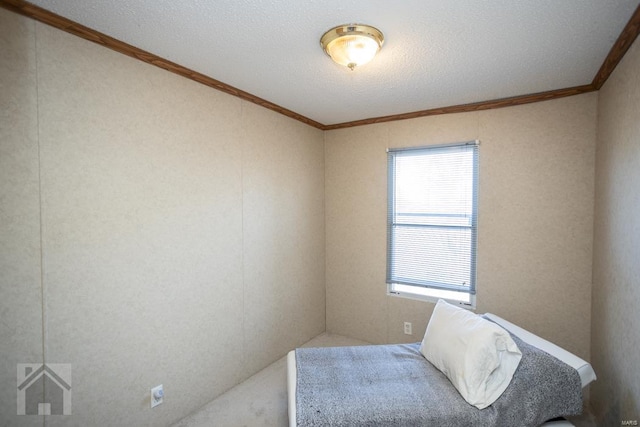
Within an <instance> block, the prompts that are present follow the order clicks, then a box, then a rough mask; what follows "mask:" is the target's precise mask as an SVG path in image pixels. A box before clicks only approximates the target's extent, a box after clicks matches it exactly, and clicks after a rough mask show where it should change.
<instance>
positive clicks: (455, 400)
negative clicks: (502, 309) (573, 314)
mask: <svg viewBox="0 0 640 427" xmlns="http://www.w3.org/2000/svg"><path fill="white" fill-rule="evenodd" d="M438 305H440V302H439V303H438ZM464 311H466V310H464ZM434 313H435V311H434ZM473 316H476V315H473ZM482 317H483V319H485V320H487V321H490V322H491V323H493V324H495V325H498V326H499V327H500V328H502V329H503V330H506V331H508V334H509V335H510V336H511V337H512V338H513V340H515V341H514V343H516V342H517V344H518V348H519V349H520V350H522V353H523V354H524V356H522V357H523V358H522V363H521V364H520V366H519V368H517V369H516V368H514V373H513V378H512V379H510V380H509V382H508V383H507V385H505V387H506V389H504V390H503V391H500V392H499V397H497V400H495V402H494V403H493V404H491V405H486V409H485V407H484V406H480V405H475V407H474V406H473V405H470V404H469V402H470V401H469V400H467V401H465V399H467V397H464V399H463V398H462V397H461V394H462V392H460V391H459V390H457V389H456V387H457V386H455V387H454V385H452V382H455V381H453V380H451V381H450V380H448V378H447V377H446V376H445V375H444V374H443V372H441V371H439V370H438V369H436V368H435V367H434V365H432V364H431V363H430V362H429V361H427V360H426V358H425V356H424V354H422V353H421V352H422V351H423V348H422V346H419V345H418V343H415V344H399V345H372V346H362V347H342V348H320V349H296V350H294V351H291V352H289V354H288V355H287V390H288V412H289V425H290V426H291V427H294V426H308V425H332V426H342V425H344V426H356V425H370V426H374V425H407V426H410V425H439V426H448V425H451V426H453V425H487V426H489V425H495V426H500V425H516V424H514V423H515V421H514V420H520V418H519V417H522V419H525V418H526V422H525V423H524V424H522V423H520V421H518V422H517V425H540V424H543V423H544V425H545V426H549V427H551V426H555V427H560V426H571V425H572V424H571V423H569V422H568V421H566V420H563V419H559V417H562V416H569V415H576V414H579V413H580V412H581V410H582V388H584V387H585V386H586V385H588V384H589V383H590V382H592V381H594V380H595V379H596V375H595V372H594V371H593V368H592V367H591V365H590V364H589V363H587V362H586V361H584V360H582V359H581V358H579V357H578V356H576V355H574V354H572V353H570V352H568V351H566V350H564V349H562V348H561V347H558V346H557V345H555V344H553V343H551V342H549V341H546V340H544V339H542V338H540V337H538V336H536V335H534V334H532V333H530V332H528V331H526V330H524V329H522V328H520V327H518V326H516V325H514V324H512V323H510V322H508V321H506V320H504V319H502V318H500V317H498V316H496V315H493V314H485V315H484V316H482ZM431 323H435V322H433V317H432V320H431V321H430V324H431ZM427 329H428V330H427V332H429V327H428V328H427ZM447 333H448V334H449V331H447ZM425 339H426V335H425ZM423 344H424V340H423ZM296 355H298V356H296ZM343 357H346V358H349V359H352V360H353V362H352V363H353V364H352V365H351V366H348V367H345V368H344V369H343V370H342V371H339V370H335V366H337V363H338V362H337V360H341V359H340V358H343ZM541 357H542V358H548V359H549V361H550V363H552V364H555V365H554V366H552V367H551V368H548V367H546V366H545V367H544V369H541V373H540V374H539V375H542V376H541V377H540V378H542V379H540V378H538V377H532V378H529V376H531V375H538V374H532V373H531V372H532V371H531V366H535V363H538V359H540V358H541ZM544 360H545V363H549V362H548V361H547V360H546V359H544ZM534 361H535V363H534ZM340 363H342V362H340ZM362 366H364V368H360V367H362ZM554 369H558V371H554ZM361 370H363V373H361V372H360V371H361ZM310 372H317V374H316V375H319V377H318V378H313V377H310V376H311V375H312V374H310ZM425 372H426V373H425ZM545 376H546V377H545ZM332 377H335V378H332ZM399 377H407V378H409V379H408V381H409V382H404V383H399V382H398V383H396V381H399V380H398V378H399ZM565 377H566V378H565ZM527 379H530V380H531V381H533V383H532V382H531V381H529V382H527ZM330 381H334V382H333V383H331V382H330ZM505 381H506V380H505ZM320 383H322V384H320ZM570 383H572V384H570ZM416 384H417V385H416ZM532 384H533V385H532ZM547 385H548V386H547ZM343 387H344V389H343ZM375 387H378V388H377V389H376V388H375ZM554 387H555V388H554ZM562 387H564V388H562ZM571 387H572V388H571ZM323 388H324V391H323ZM536 393H537V394H536ZM553 393H555V395H554V394H553ZM363 396H364V397H365V399H370V400H365V401H364V402H363V403H358V399H361V398H362V397H363ZM425 402H426V403H425ZM567 402H568V403H567ZM474 404H475V403H474ZM554 405H556V406H554ZM425 407H427V408H425ZM481 407H482V408H483V409H478V408H481ZM541 407H545V409H544V410H542V409H540V408H541ZM552 419H553V421H549V422H546V423H545V421H546V420H552Z"/></svg>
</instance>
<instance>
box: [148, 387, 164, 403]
mask: <svg viewBox="0 0 640 427" xmlns="http://www.w3.org/2000/svg"><path fill="white" fill-rule="evenodd" d="M163 401H164V388H162V384H160V385H159V386H156V387H154V388H152V389H151V407H152V408H155V407H156V406H158V405H159V404H161V403H162V402H163Z"/></svg>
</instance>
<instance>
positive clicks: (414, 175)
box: [387, 141, 478, 298]
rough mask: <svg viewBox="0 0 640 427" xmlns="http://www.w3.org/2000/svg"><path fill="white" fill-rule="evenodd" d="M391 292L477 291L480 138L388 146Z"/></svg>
mask: <svg viewBox="0 0 640 427" xmlns="http://www.w3.org/2000/svg"><path fill="white" fill-rule="evenodd" d="M388 173H389V175H388V202H387V203H388V211H387V284H388V286H389V291H390V292H391V293H399V291H400V290H402V291H403V292H407V290H408V291H409V293H411V290H412V289H413V290H415V291H416V292H415V293H416V294H418V295H421V294H424V292H421V290H424V289H425V288H426V289H436V290H439V291H441V292H442V293H443V294H445V295H450V294H452V293H462V294H464V295H467V298H468V296H469V295H475V292H476V283H475V277H476V240H477V217H478V210H477V205H478V142H477V141H473V142H465V143H459V144H451V145H438V146H430V147H420V148H403V149H389V150H388Z"/></svg>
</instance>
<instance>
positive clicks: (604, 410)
mask: <svg viewBox="0 0 640 427" xmlns="http://www.w3.org/2000/svg"><path fill="white" fill-rule="evenodd" d="M639 70H640V42H639V41H638V40H636V42H635V43H634V44H633V46H632V47H631V49H630V50H629V51H628V52H627V54H626V55H625V57H624V59H623V60H622V62H621V63H620V64H619V65H618V67H617V68H616V70H615V71H614V73H613V74H612V75H611V77H610V78H609V80H608V81H607V83H606V84H605V85H604V87H603V88H602V89H601V90H600V92H599V94H598V145H597V163H596V210H595V227H594V257H593V296H592V300H593V311H592V318H591V328H592V331H593V335H592V341H591V354H592V357H593V366H594V368H595V371H596V373H597V374H598V381H597V382H596V383H595V385H594V386H593V388H592V394H591V395H592V399H591V400H592V406H593V408H594V412H595V413H596V415H597V416H598V418H599V420H600V422H601V424H602V425H612V426H613V425H620V423H621V421H623V420H637V419H638V417H639V416H640V352H639V351H638V349H639V348H640V311H639V310H638V307H639V306H640V262H639V261H640V215H639V211H640V72H639Z"/></svg>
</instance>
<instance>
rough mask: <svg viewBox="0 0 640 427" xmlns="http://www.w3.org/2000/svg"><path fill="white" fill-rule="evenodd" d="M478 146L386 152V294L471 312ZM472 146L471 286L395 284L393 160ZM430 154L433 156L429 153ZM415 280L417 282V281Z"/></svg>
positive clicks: (474, 281) (474, 282) (469, 143)
mask: <svg viewBox="0 0 640 427" xmlns="http://www.w3.org/2000/svg"><path fill="white" fill-rule="evenodd" d="M479 145H480V141H478V140H473V141H465V142H456V143H451V144H437V145H427V146H418V147H406V148H388V149H387V273H386V283H387V295H390V296H396V297H403V298H410V299H417V300H426V301H432V302H435V301H437V300H438V299H444V300H446V301H449V302H451V303H453V304H457V305H460V306H462V307H464V308H471V309H474V308H475V307H476V287H477V277H476V275H477V241H478V238H477V229H478V187H479V185H478V184H479ZM464 146H466V147H472V159H473V163H472V168H473V170H472V181H473V182H472V186H471V188H472V190H471V191H472V215H471V226H470V227H469V229H470V230H471V242H470V251H471V252H470V254H469V268H470V277H469V279H470V284H469V286H468V288H466V289H465V287H462V286H448V285H444V284H440V285H435V286H430V285H427V284H424V283H407V282H402V283H398V282H397V281H394V280H392V262H393V259H392V256H393V248H394V247H393V245H394V225H395V223H394V222H393V219H394V218H395V205H396V185H395V184H396V183H395V168H396V164H395V159H396V157H398V156H403V155H407V153H408V152H410V153H409V155H420V153H419V152H420V151H423V152H425V153H426V152H429V151H431V150H433V151H436V150H443V151H446V149H448V148H452V149H454V148H456V147H457V148H459V147H464ZM431 155H433V153H431ZM416 281H417V280H416Z"/></svg>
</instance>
